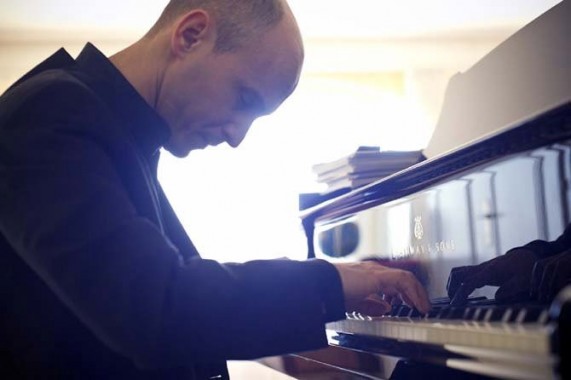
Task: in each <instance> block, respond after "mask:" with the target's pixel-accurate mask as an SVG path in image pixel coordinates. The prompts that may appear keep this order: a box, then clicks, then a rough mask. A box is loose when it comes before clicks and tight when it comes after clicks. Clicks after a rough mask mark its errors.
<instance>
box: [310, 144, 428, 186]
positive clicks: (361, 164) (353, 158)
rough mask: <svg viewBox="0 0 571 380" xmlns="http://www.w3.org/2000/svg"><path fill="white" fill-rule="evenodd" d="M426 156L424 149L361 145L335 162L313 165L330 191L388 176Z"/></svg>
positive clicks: (318, 179)
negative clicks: (384, 148) (381, 147)
mask: <svg viewBox="0 0 571 380" xmlns="http://www.w3.org/2000/svg"><path fill="white" fill-rule="evenodd" d="M422 160H424V156H423V155H422V153H421V152H420V151H381V150H380V149H379V148H378V147H360V148H359V149H357V151H356V152H354V153H352V154H350V155H348V156H345V157H343V158H340V159H338V160H335V161H332V162H326V163H322V164H317V165H314V166H313V167H312V170H313V172H314V173H315V174H316V175H317V181H318V182H320V183H324V184H326V185H327V190H326V192H327V193H329V192H332V191H336V190H339V189H344V188H349V189H355V188H357V187H361V186H364V185H367V184H369V183H371V182H374V181H376V180H379V179H381V178H384V177H387V176H389V175H391V174H393V173H396V172H398V171H400V170H403V169H405V168H407V167H409V166H412V165H414V164H416V163H418V162H420V161H422Z"/></svg>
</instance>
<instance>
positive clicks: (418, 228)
mask: <svg viewBox="0 0 571 380" xmlns="http://www.w3.org/2000/svg"><path fill="white" fill-rule="evenodd" d="M423 236H424V228H423V227H422V216H417V217H416V218H414V237H415V238H416V239H417V240H421V239H422V237H423Z"/></svg>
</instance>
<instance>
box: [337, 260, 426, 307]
mask: <svg viewBox="0 0 571 380" xmlns="http://www.w3.org/2000/svg"><path fill="white" fill-rule="evenodd" d="M335 267H336V268H337V270H338V271H339V275H340V276H341V282H342V284H343V292H344V294H345V308H346V309H347V311H357V312H360V313H363V314H366V315H371V316H375V315H382V314H385V313H386V312H388V311H389V310H390V309H391V305H390V304H389V302H387V301H386V300H385V299H383V296H386V297H389V298H395V297H400V298H401V299H402V300H403V301H404V302H405V303H407V304H408V305H409V306H412V307H415V308H416V309H417V310H418V311H420V312H421V313H427V312H428V311H429V310H430V301H429V299H428V295H427V294H426V290H425V289H424V287H423V286H422V285H421V284H420V282H419V281H418V280H417V278H416V277H415V276H414V274H412V273H411V272H408V271H405V270H401V269H393V268H388V267H385V266H382V265H380V264H378V263H376V262H361V263H351V264H335Z"/></svg>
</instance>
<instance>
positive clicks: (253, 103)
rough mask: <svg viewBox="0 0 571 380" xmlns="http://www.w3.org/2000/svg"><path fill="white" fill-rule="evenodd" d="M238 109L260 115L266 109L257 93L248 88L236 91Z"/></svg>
mask: <svg viewBox="0 0 571 380" xmlns="http://www.w3.org/2000/svg"><path fill="white" fill-rule="evenodd" d="M238 109H240V110H243V111H249V112H252V113H256V114H259V115H262V114H264V113H265V109H266V107H265V105H264V101H263V100H262V97H261V96H260V94H258V92H256V91H255V90H254V89H252V88H249V87H241V88H240V89H239V90H238Z"/></svg>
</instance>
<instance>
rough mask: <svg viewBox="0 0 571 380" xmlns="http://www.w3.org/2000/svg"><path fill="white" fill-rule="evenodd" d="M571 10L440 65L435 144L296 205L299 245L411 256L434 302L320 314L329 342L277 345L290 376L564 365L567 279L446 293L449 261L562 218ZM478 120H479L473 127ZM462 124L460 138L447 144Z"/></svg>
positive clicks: (570, 303)
mask: <svg viewBox="0 0 571 380" xmlns="http://www.w3.org/2000/svg"><path fill="white" fill-rule="evenodd" d="M570 15H571V6H570V3H569V1H563V2H562V3H560V4H558V5H557V6H555V7H553V8H552V9H551V10H550V11H548V12H546V13H545V14H544V15H542V16H540V17H539V18H538V19H536V20H534V21H533V22H532V23H530V24H529V25H527V26H526V27H524V28H523V29H522V30H520V31H518V32H517V33H516V34H515V35H513V36H512V37H510V38H509V39H508V40H507V41H505V42H504V43H502V44H501V45H500V46H498V48H496V49H495V50H494V51H492V52H491V53H490V54H488V55H487V56H486V57H484V58H483V59H482V60H481V61H480V62H478V63H477V64H476V65H474V66H473V67H472V68H471V69H470V70H468V71H466V72H465V73H462V74H461V75H457V76H455V77H453V78H452V79H451V82H450V85H449V87H448V89H447V94H446V96H445V103H444V106H443V108H442V112H441V115H440V119H439V122H438V124H437V126H436V130H435V134H434V136H433V139H432V140H431V142H430V143H429V146H428V147H427V149H426V150H425V152H438V151H439V150H438V149H437V147H438V146H439V144H440V146H441V147H445V148H446V149H445V150H443V151H442V152H445V153H440V155H436V156H434V157H433V158H431V159H429V160H426V161H424V162H421V163H419V164H417V165H414V166H412V167H410V168H408V169H406V170H403V171H400V172H398V173H395V174H394V175H392V176H390V177H386V178H384V179H382V180H379V181H377V182H374V183H372V184H370V185H367V186H365V187H362V188H359V189H356V190H353V191H350V192H348V193H346V194H342V195H339V196H337V195H335V197H334V198H332V199H329V198H328V197H325V198H324V199H322V202H321V203H318V204H317V205H313V206H311V207H309V208H306V209H304V210H302V212H301V218H302V221H303V226H304V229H305V232H306V236H307V240H308V251H309V257H317V258H322V259H326V260H329V261H332V262H352V261H359V260H376V261H379V262H380V263H382V264H384V265H389V266H394V267H400V268H403V269H407V270H410V271H412V272H413V273H415V275H416V276H417V277H418V278H419V279H420V281H421V282H422V283H423V284H424V285H425V287H426V288H427V290H428V292H429V295H430V297H431V299H432V300H433V308H432V311H431V312H430V313H429V314H428V315H419V313H418V312H416V311H415V310H413V309H411V308H410V307H408V306H407V305H395V306H394V307H393V309H392V310H391V312H390V313H388V314H387V315H384V316H382V317H375V318H373V317H369V316H366V315H360V314H356V313H348V314H347V318H346V319H345V320H342V321H338V322H334V323H330V324H328V325H327V331H328V340H329V344H330V347H329V348H328V349H326V350H324V351H320V352H312V353H304V354H300V355H296V356H292V357H289V359H288V360H289V362H288V360H286V365H285V367H289V369H290V370H289V371H286V372H288V373H290V374H292V375H293V376H295V377H296V378H300V379H391V380H392V379H489V378H493V379H497V378H500V379H537V380H543V379H560V378H571V368H570V367H571V331H570V330H571V287H567V288H564V289H563V290H562V291H561V292H560V293H559V295H558V296H557V297H556V298H554V299H550V300H549V302H543V303H541V302H539V301H537V300H534V299H533V298H532V297H529V298H521V299H512V300H510V301H506V300H502V302H498V301H496V300H495V295H496V289H497V288H493V287H483V288H480V289H476V290H475V291H474V292H473V293H472V294H470V298H469V299H468V300H465V301H464V302H463V303H456V301H457V300H456V298H457V297H454V298H455V299H454V302H453V304H451V303H450V300H449V299H448V298H447V297H448V292H447V282H448V279H449V275H450V272H451V269H452V268H455V267H460V266H467V265H474V264H480V263H484V262H488V261H489V260H491V259H494V258H496V257H500V256H501V255H504V254H505V253H506V252H508V251H509V250H510V249H512V248H515V247H521V246H523V245H525V244H527V243H529V242H531V241H534V240H537V239H539V240H544V241H554V240H555V239H557V238H558V237H559V236H560V235H561V234H562V233H563V231H564V230H565V228H566V226H568V225H569V224H570V223H571V71H570V67H569V62H571V43H570V40H569V38H570V36H571V33H570V31H571V30H570V26H571V24H570V23H569V19H570V18H569V16H570ZM466 126H468V127H466ZM480 126H481V127H482V128H481V130H482V131H487V132H486V133H485V134H481V135H480V136H484V137H480V138H479V139H476V140H473V139H472V137H470V136H474V135H475V132H474V129H477V128H479V127H480ZM463 128H468V129H469V130H467V131H466V130H463ZM490 131H495V132H492V133H490ZM462 134H466V135H467V136H469V138H468V140H465V141H461V142H459V143H458V144H456V145H452V144H453V143H454V141H455V140H454V138H456V137H457V136H461V135H462ZM433 142H434V143H433ZM450 146H456V148H454V149H452V150H448V147H450ZM569 249H571V247H566V248H565V250H569ZM466 296H468V295H467V294H466ZM498 298H499V297H498Z"/></svg>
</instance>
